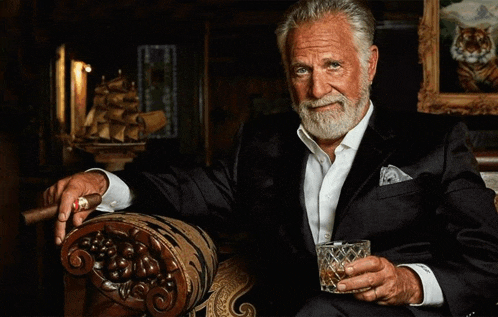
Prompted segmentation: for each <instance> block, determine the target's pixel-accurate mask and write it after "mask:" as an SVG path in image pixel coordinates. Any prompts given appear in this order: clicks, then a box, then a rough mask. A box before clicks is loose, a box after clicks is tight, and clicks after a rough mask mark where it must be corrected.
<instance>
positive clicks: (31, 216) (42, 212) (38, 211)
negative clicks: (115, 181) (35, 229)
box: [21, 194, 102, 226]
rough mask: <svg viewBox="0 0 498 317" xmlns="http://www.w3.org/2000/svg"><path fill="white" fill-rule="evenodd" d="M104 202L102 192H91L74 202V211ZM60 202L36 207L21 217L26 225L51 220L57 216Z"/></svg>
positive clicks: (90, 207)
mask: <svg viewBox="0 0 498 317" xmlns="http://www.w3.org/2000/svg"><path fill="white" fill-rule="evenodd" d="M101 202H102V196H100V194H90V195H86V196H83V197H79V198H78V199H76V200H75V201H74V203H73V212H78V211H83V210H88V209H92V208H94V207H97V206H98V205H99V204H100V203H101ZM58 210H59V204H53V205H50V206H47V207H41V208H34V209H30V210H27V211H24V212H22V213H21V219H22V222H23V223H24V225H26V226H29V225H32V224H35V223H38V222H41V221H45V220H49V219H52V218H55V216H57V212H58Z"/></svg>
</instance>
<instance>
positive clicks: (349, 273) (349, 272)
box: [346, 267, 354, 275]
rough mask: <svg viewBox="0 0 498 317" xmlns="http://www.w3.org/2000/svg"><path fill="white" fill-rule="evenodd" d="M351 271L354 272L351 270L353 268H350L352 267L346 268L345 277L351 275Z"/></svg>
mask: <svg viewBox="0 0 498 317" xmlns="http://www.w3.org/2000/svg"><path fill="white" fill-rule="evenodd" d="M353 271H354V270H353V268H352V267H347V268H346V274H347V275H351V274H353Z"/></svg>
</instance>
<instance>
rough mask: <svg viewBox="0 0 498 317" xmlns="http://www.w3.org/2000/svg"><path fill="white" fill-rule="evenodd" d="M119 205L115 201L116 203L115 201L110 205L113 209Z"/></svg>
mask: <svg viewBox="0 0 498 317" xmlns="http://www.w3.org/2000/svg"><path fill="white" fill-rule="evenodd" d="M117 204H118V202H117V201H115V200H114V201H113V202H111V203H110V204H109V205H110V206H111V207H116V205H117Z"/></svg>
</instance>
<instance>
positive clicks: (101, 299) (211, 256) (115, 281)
mask: <svg viewBox="0 0 498 317" xmlns="http://www.w3.org/2000/svg"><path fill="white" fill-rule="evenodd" d="M61 260H62V263H63V266H64V267H65V269H66V270H67V272H68V273H69V274H70V275H72V276H78V277H84V279H85V280H86V281H87V285H88V286H87V295H86V298H85V304H84V306H85V309H84V315H91V316H112V315H114V316H143V315H145V314H147V315H152V316H180V315H183V314H186V313H188V312H189V311H190V310H192V309H193V308H194V307H195V305H197V303H198V302H200V301H201V300H202V299H203V298H204V297H205V294H206V293H207V291H208V290H209V288H210V286H211V284H212V282H213V279H214V276H215V273H216V269H217V264H218V263H217V256H216V248H215V246H214V244H213V242H212V241H211V239H210V238H209V236H208V235H207V234H206V233H205V232H204V231H203V230H202V229H200V228H198V227H194V226H191V225H188V224H186V223H184V222H182V221H179V220H176V219H171V218H167V217H161V216H149V215H142V214H136V213H112V214H107V215H102V216H98V217H95V218H93V219H91V220H88V221H86V222H85V223H83V224H82V225H81V226H79V227H78V228H76V229H74V230H72V231H71V232H70V233H69V234H68V235H67V237H66V239H65V241H64V243H63V245H62V250H61ZM88 287H92V288H94V291H93V292H90V293H91V295H89V294H88Z"/></svg>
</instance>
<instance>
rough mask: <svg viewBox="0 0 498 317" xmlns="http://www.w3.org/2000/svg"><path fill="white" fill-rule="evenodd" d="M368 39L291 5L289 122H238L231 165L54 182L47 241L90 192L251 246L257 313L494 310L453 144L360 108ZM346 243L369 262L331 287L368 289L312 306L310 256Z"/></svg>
mask: <svg viewBox="0 0 498 317" xmlns="http://www.w3.org/2000/svg"><path fill="white" fill-rule="evenodd" d="M373 34H374V19H373V16H372V14H371V12H370V11H369V10H368V9H367V8H366V7H365V5H364V4H363V3H362V2H361V1H360V0H325V1H324V0H304V1H300V2H298V3H297V4H295V5H294V6H293V7H292V8H291V9H290V11H289V12H288V13H287V15H286V20H285V21H284V22H283V23H282V25H281V26H280V27H279V29H278V30H277V36H278V43H279V47H280V50H281V53H282V59H283V63H284V65H285V68H286V73H287V78H288V81H289V85H290V90H291V95H292V98H293V102H294V109H295V110H296V112H297V113H298V114H299V117H297V116H296V114H295V113H290V114H282V115H277V116H273V117H270V118H263V119H261V120H259V121H256V122H251V123H247V124H246V125H245V126H244V127H243V129H242V130H241V132H240V137H239V139H238V140H239V141H238V144H237V146H236V149H235V151H234V155H233V157H231V158H230V159H227V160H226V161H223V162H220V163H219V164H218V165H216V166H213V167H212V168H208V169H195V168H194V169H190V170H181V169H178V168H174V167H171V168H170V170H169V172H167V173H164V174H155V175H154V174H150V173H140V174H130V173H127V172H122V173H118V176H119V178H118V177H117V176H116V175H113V174H110V173H104V172H103V171H96V170H90V171H87V172H85V173H79V174H76V175H73V176H71V177H68V178H66V179H63V180H60V181H59V182H58V183H57V184H55V185H53V186H52V187H50V188H49V189H47V191H46V192H45V194H44V198H45V202H46V203H47V204H51V203H53V202H60V208H59V210H60V211H59V219H58V221H57V223H56V242H57V243H61V241H62V238H63V237H64V234H65V227H66V221H67V220H68V219H69V216H70V213H71V209H70V208H71V207H70V205H71V203H72V201H74V199H76V198H77V197H78V196H81V195H85V194H90V193H95V192H97V193H100V194H104V197H103V198H104V203H103V204H102V205H101V206H100V207H99V209H100V210H112V209H122V208H126V207H128V206H130V204H133V209H134V210H140V212H151V213H167V215H169V216H172V217H182V219H185V220H187V221H193V222H196V223H198V224H200V225H201V226H203V227H204V228H207V229H209V230H213V231H216V230H219V229H220V228H223V227H226V226H232V225H234V224H238V225H240V226H241V227H243V228H244V229H245V230H248V231H249V232H251V233H252V234H253V239H254V241H253V242H254V243H253V245H252V246H253V247H252V248H251V253H250V254H251V258H250V259H251V260H252V262H253V263H254V273H255V274H256V276H257V277H258V278H259V280H258V281H259V284H258V286H257V287H256V290H255V292H256V294H257V298H259V299H263V301H262V302H261V303H260V305H259V306H257V308H258V310H259V312H260V313H262V314H269V315H278V314H280V315H294V314H297V315H302V316H314V315H323V316H443V315H454V316H460V315H466V314H471V313H473V312H474V311H476V310H477V309H479V308H482V307H484V306H485V305H489V304H493V303H495V302H496V301H497V298H498V296H497V294H498V288H497V286H496V285H498V265H497V264H496V262H497V261H498V216H497V213H496V210H495V207H494V205H493V196H494V193H493V192H492V191H491V190H489V189H486V188H485V186H484V183H483V181H482V179H481V178H480V176H479V173H478V172H477V170H476V162H475V159H474V157H473V155H472V152H471V148H470V145H469V143H468V142H467V138H466V136H467V135H466V134H467V130H466V128H465V127H464V126H463V125H461V124H458V123H455V122H453V121H452V120H449V119H443V118H441V117H436V118H434V117H432V116H427V115H421V114H420V115H412V116H405V115H402V114H397V113H393V112H388V111H386V110H382V109H381V108H380V107H376V108H374V106H373V104H372V103H371V102H370V100H369V87H370V84H371V82H372V80H373V78H374V76H375V73H376V67H377V61H378V58H379V52H378V48H377V47H376V46H375V45H373ZM296 131H297V135H296ZM111 205H113V206H114V207H110V206H111ZM89 213H90V212H82V213H78V214H76V215H74V217H73V222H74V224H75V225H79V224H81V222H82V221H83V220H84V219H85V218H86V217H87V216H88V214H89ZM347 239H368V240H370V241H371V244H372V254H373V255H372V256H370V257H367V258H365V259H361V260H358V261H356V262H354V263H351V264H350V265H349V266H348V267H347V268H346V274H347V275H348V278H347V279H345V280H344V281H342V282H341V283H339V286H338V288H339V289H340V290H342V291H351V290H359V289H362V288H365V287H368V289H367V290H366V291H361V292H358V293H355V294H354V295H345V294H340V295H337V294H329V293H325V292H321V291H320V289H319V281H318V272H317V264H316V253H315V244H316V243H321V242H326V241H331V240H347Z"/></svg>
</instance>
